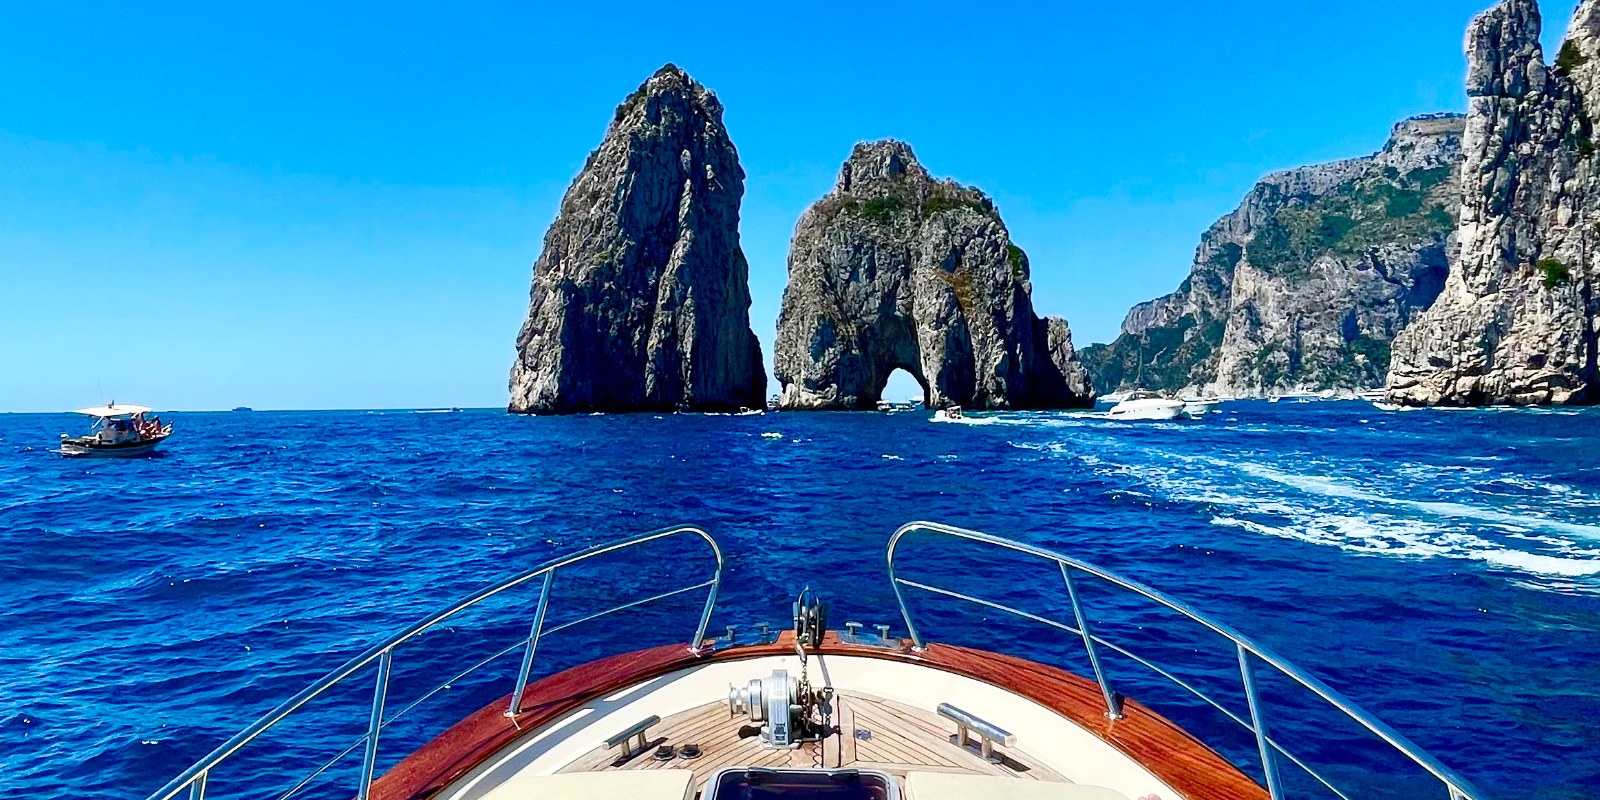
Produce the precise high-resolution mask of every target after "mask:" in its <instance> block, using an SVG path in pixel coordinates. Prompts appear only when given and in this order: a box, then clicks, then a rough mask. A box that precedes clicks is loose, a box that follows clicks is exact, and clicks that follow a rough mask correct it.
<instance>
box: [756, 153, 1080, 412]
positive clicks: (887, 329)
mask: <svg viewBox="0 0 1600 800" xmlns="http://www.w3.org/2000/svg"><path fill="white" fill-rule="evenodd" d="M1028 270H1029V266H1028V256H1027V254H1026V253H1024V252H1023V251H1022V249H1021V248H1019V247H1017V246H1016V245H1015V244H1012V242H1011V238H1010V235H1009V233H1008V232H1007V231H1006V226H1005V223H1004V222H1002V221H1001V220H1000V215H999V213H998V212H997V211H996V210H995V207H994V204H993V203H992V202H990V200H989V198H987V197H985V196H984V194H983V193H982V192H980V191H978V190H976V189H972V188H969V187H964V186H961V185H959V184H957V183H954V182H952V181H942V180H935V179H933V178H931V177H930V176H929V175H928V172H927V170H925V169H923V167H922V165H920V164H918V163H917V160H916V156H915V155H913V154H912V152H911V148H910V147H909V146H907V145H906V144H904V143H901V142H895V141H883V142H875V143H872V144H862V145H857V146H856V148H855V151H854V152H853V153H852V154H851V156H850V159H849V160H848V161H846V162H845V163H844V166H843V167H842V168H841V169H840V171H839V178H838V181H837V183H836V184H835V185H834V188H833V191H832V192H830V193H829V194H828V195H827V196H826V197H824V198H822V200H820V201H818V202H817V203H816V204H814V205H812V206H811V208H809V209H807V210H806V212H805V214H804V215H802V216H801V217H800V222H799V224H798V225H796V227H795V233H794V241H793V243H792V245H791V247H790V251H789V285H788V288H787V289H786V290H785V291H784V295H783V309H782V312H781V315H780V316H779V319H778V334H777V352H776V356H775V373H776V375H777V378H778V381H779V383H780V384H781V385H782V392H781V395H780V397H779V405H780V407H781V408H785V409H860V408H868V409H870V408H872V407H873V406H874V405H875V404H876V402H877V401H878V399H879V397H880V395H881V393H882V391H883V387H884V384H885V382H886V381H887V380H888V378H889V374H890V372H892V371H893V370H894V369H895V368H903V369H905V370H906V371H907V372H909V373H911V374H912V375H913V376H915V377H916V378H917V380H918V381H919V382H920V383H921V384H922V386H923V388H924V390H925V394H926V401H927V403H928V404H929V405H930V406H947V405H960V406H965V407H969V408H1069V407H1080V406H1087V405H1091V404H1092V403H1093V391H1092V390H1091V389H1090V387H1089V385H1088V380H1087V376H1086V375H1085V373H1084V372H1083V369H1082V367H1081V365H1080V364H1079V363H1078V361H1077V358H1076V356H1075V354H1074V351H1073V348H1072V335H1071V333H1070V332H1069V331H1068V329H1067V323H1066V321H1065V320H1062V319H1059V318H1050V319H1039V318H1037V317H1035V316H1034V313H1033V302H1032V284H1031V282H1030V280H1029V272H1028Z"/></svg>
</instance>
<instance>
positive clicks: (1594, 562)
mask: <svg viewBox="0 0 1600 800" xmlns="http://www.w3.org/2000/svg"><path fill="white" fill-rule="evenodd" d="M1596 555H1600V553H1597V554H1596ZM1474 557H1475V558H1478V559H1480V560H1482V561H1487V562H1488V563H1490V564H1493V565H1495V566H1497V567H1510V568H1512V569H1520V570H1523V571H1525V572H1538V573H1541V574H1544V575H1561V576H1565V577H1568V578H1578V577H1584V576H1588V575H1600V559H1587V560H1585V559H1575V558H1561V557H1558V556H1546V555H1540V554H1538V553H1528V552H1524V551H1521V550H1484V551H1481V552H1479V553H1476V554H1474Z"/></svg>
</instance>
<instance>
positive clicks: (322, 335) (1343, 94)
mask: <svg viewBox="0 0 1600 800" xmlns="http://www.w3.org/2000/svg"><path fill="white" fill-rule="evenodd" d="M1487 6H1488V2H1487V0H1436V1H1435V2H1420V1H1419V0H1382V2H1379V1H1378V0H1345V1H1344V2H1340V3H1326V2H1298V1H1296V0H1272V1H1271V2H1268V1H1266V0H1235V1H1234V2H1228V3H1197V2H1172V3H1165V2H1143V3H1136V4H1133V3H1130V4H1123V3H1099V2H1096V3H1071V2H1068V3H1041V4H1037V5H1027V4H1015V5H1008V4H986V5H981V6H975V5H972V4H970V3H952V4H943V3H933V2H924V3H908V4H899V5H896V4H873V5H870V6H865V5H864V6H851V5H830V4H824V3H810V4H803V6H802V5H794V6H788V7H783V6H779V5H775V4H748V5H730V6H715V5H712V4H688V5H663V4H659V3H651V4H638V5H630V4H600V3H580V4H571V3H567V4H560V5H554V6H550V7H538V6H535V5H533V4H528V3H507V4H501V5H493V4H476V3H458V4H452V5H439V4H432V5H411V4H404V3H382V4H378V3H372V4H355V3H351V4H337V5H336V7H335V4H317V5H300V6H295V5H289V4H282V5H273V6H270V7H269V5H268V4H257V5H255V6H253V7H247V6H246V5H245V4H194V5H191V6H188V7H180V6H177V5H155V4H128V3H106V4H99V5H94V4H87V3H85V4H66V3H28V4H23V3H13V4H9V5H7V6H6V7H5V8H4V9H0V411H49V410H58V409H64V408H74V407H77V406H80V405H84V404H88V403H93V402H99V401H103V400H107V399H111V398H112V397H113V396H114V397H116V398H117V399H120V400H126V401H135V402H143V403H147V404H151V405H158V406H160V407H162V408H169V409H208V408H228V407H232V406H235V405H250V406H254V407H257V408H358V407H412V406H451V405H455V406H498V405H503V404H504V403H505V400H506V391H505V379H506V373H507V371H508V368H509V365H510V363H511V359H512V353H513V351H512V343H513V339H514V337H515V335H516V330H517V327H518V325H519V324H520V323H521V320H522V315H523V313H524V311H525V309H526V302H527V290H528V282H529V278H530V269H531V265H532V263H533V260H534V258H535V257H536V256H537V255H538V249H539V243H540V240H541V238H542V237H543V234H544V230H545V228H546V227H547V226H548V225H549V223H550V221H551V220H552V219H553V218H554V215H555V213H556V208H557V205H558V203H559V200H560V196H561V193H562V192H563V191H564V190H565V188H566V186H567V184H568V183H569V182H570V180H571V179H572V177H573V176H574V175H575V174H576V173H577V171H578V170H579V169H580V168H581V166H582V164H583V161H584V158H585V156H586V155H587V154H588V153H589V151H590V150H591V149H593V147H594V146H595V145H596V144H598V143H599V140H600V138H601V136H602V135H603V133H604V130H605V125H606V123H607V121H608V120H609V119H610V118H611V113H612V109H613V108H614V107H615V105H616V104H617V103H618V102H620V101H621V100H622V98H623V97H624V96H626V95H627V94H628V92H630V91H631V90H632V89H633V88H635V87H636V86H637V85H638V84H639V83H640V82H641V81H642V80H644V78H646V77H648V76H649V75H650V74H651V72H653V71H654V70H655V69H656V68H657V67H659V66H661V64H663V63H665V62H667V61H672V62H675V63H677V64H678V65H680V66H682V67H684V68H685V69H687V70H688V71H689V72H690V74H692V75H693V76H694V77H695V78H696V79H697V80H699V81H701V82H702V83H704V84H706V85H707V86H709V87H711V88H712V89H713V90H715V91H716V92H717V93H718V95H719V96H720V97H721V98H722V101H723V103H724V105H725V106H726V108H727V114H726V118H725V122H726V123H727V126H728V129H729V131H730V133H731V135H732V137H733V140H734V143H735V144H736V145H737V146H738V148H739V152H740V158H741V161H742V163H743V165H744V168H745V171H746V173H747V179H746V184H745V188H746V191H745V201H744V208H743V221H742V227H741V231H742V236H743V242H744V248H745V253H746V255H747V256H748V258H749V261H750V267H751V293H752V295H753V296H754V298H755V302H754V306H753V307H752V309H751V317H752V322H753V325H754V328H755V330H756V333H757V334H758V335H759V336H760V337H761V339H762V341H763V344H764V345H765V348H766V353H767V355H768V358H767V361H768V366H769V369H770V361H771V358H770V354H771V342H772V331H773V325H774V320H775V319H776V317H777V311H778V303H779V298H780V297H781V294H782V291H783V285H784V281H785V259H786V256H787V251H788V243H789V237H790V235H791V233H792V232H793V227H794V223H795V220H796V219H797V218H798V217H799V215H800V212H801V211H802V210H804V209H805V207H806V206H807V205H808V204H810V203H811V202H813V201H815V200H816V199H817V198H818V197H819V196H821V195H822V194H823V193H825V192H826V191H827V190H828V189H829V188H830V187H831V185H832V182H833V176H834V173H835V171H836V170H837V169H838V165H839V163H840V162H841V161H842V160H843V159H844V157H845V156H846V155H847V154H848V153H849V151H850V148H851V145H852V144H853V143H855V142H857V141H861V140H865V139H875V138H882V137H896V138H900V139H904V140H906V141H908V142H910V143H911V144H912V146H913V147H914V148H915V149H916V151H917V154H918V156H919V157H920V158H921V160H922V162H923V163H924V165H926V166H927V167H928V168H929V169H930V170H931V171H933V172H934V173H935V174H938V175H944V176H949V177H953V178H956V179H959V180H961V181H963V182H966V183H970V184H974V185H976V186H978V187H980V188H982V189H983V190H984V191H986V192H988V193H989V194H990V195H992V196H993V197H994V198H995V199H996V201H997V203H998V204H999V207H1000V210H1001V213H1002V214H1003V216H1004V217H1005V220H1006V223H1007V225H1008V226H1009V227H1010V229H1011V231H1012V237H1013V239H1014V240H1015V241H1016V242H1017V243H1018V244H1020V245H1021V246H1022V247H1024V248H1025V249H1026V250H1027V251H1028V253H1029V254H1030V256H1031V258H1032V262H1033V265H1034V304H1035V307H1036V308H1037V309H1038V310H1039V311H1040V312H1041V313H1049V314H1059V315H1063V316H1066V317H1067V318H1068V319H1069V320H1070V321H1071V323H1072V328H1073V332H1074V335H1075V337H1076V339H1077V341H1078V343H1079V344H1080V345H1082V344H1087V343H1089V342H1093V341H1106V340H1108V339H1110V338H1112V337H1114V336H1115V334H1116V330H1117V326H1118V324H1119V323H1120V322H1121V319H1122V316H1123V314H1124V313H1125V312H1126V310H1127V308H1128V306H1130V305H1132V304H1133V303H1135V302H1138V301H1141V300H1146V299H1149V298H1152V297H1155V296H1157V295H1160V294H1163V293H1165V292H1168V291H1171V290H1172V289H1173V288H1174V287H1175V286H1176V285H1177V284H1178V282H1179V281H1180V280H1182V278H1183V276H1184V274H1185V273H1186V271H1187V269H1188V264H1189V260H1190V258H1191V257H1192V255H1193V250H1194V247H1195V244H1196V242H1197V240H1198V237H1199V235H1200V233H1201V232H1202V231H1203V230H1204V229H1205V228H1206V227H1207V226H1209V225H1210V224H1211V223H1212V222H1213V221H1214V220H1215V219H1216V218H1217V217H1218V216H1220V215H1222V214H1224V213H1227V212H1228V211H1229V210H1231V209H1232V208H1233V207H1234V206H1235V205H1237V203H1238V202H1239V199H1240V198H1241V196H1242V195H1243V194H1244V193H1245V192H1246V191H1247V190H1248V189H1249V188H1250V186H1251V185H1252V184H1253V183H1254V182H1255V181H1256V179H1257V178H1259V177H1260V176H1261V175H1263V174H1264V173H1266V172H1269V171H1272V170H1276V169H1282V168H1286V167H1292V166H1298V165H1302V164H1309V163H1315V162H1319V161H1326V160H1331V159H1336V158H1343V157H1349V156H1355V155H1362V154H1366V153H1370V152H1372V151H1374V150H1376V149H1377V148H1379V147H1380V146H1381V145H1382V144H1383V141H1384V139H1385V138H1386V136H1387V134H1388V131H1389V128H1390V126H1391V125H1392V124H1393V123H1394V122H1395V121H1397V120H1399V119H1401V118H1403V117H1405V116H1408V115H1411V114H1416V113H1422V112H1429V111H1449V110H1461V109H1463V108H1464V105H1465V98H1464V95H1463V92H1462V88H1461V87H1462V80H1463V76H1464V74H1465V63H1464V61H1463V58H1462V55H1461V42H1462V35H1463V32H1464V31H1465V28H1466V24H1467V22H1468V20H1470V18H1471V17H1472V16H1473V14H1475V13H1477V12H1478V11H1481V10H1482V9H1483V8H1485V7H1487ZM1543 7H1544V12H1545V14H1546V29H1547V30H1546V37H1545V38H1546V41H1547V48H1551V46H1552V45H1553V43H1555V42H1557V41H1559V36H1560V33H1561V31H1562V30H1563V29H1564V28H1565V26H1566V23H1567V19H1568V17H1569V15H1570V12H1571V9H1572V3H1571V2H1570V0H1561V2H1546V3H1544V4H1543ZM1547 52H1553V49H1547ZM899 386H901V387H902V388H903V387H904V386H905V384H904V383H901V384H899Z"/></svg>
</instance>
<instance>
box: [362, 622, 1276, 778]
mask: <svg viewBox="0 0 1600 800" xmlns="http://www.w3.org/2000/svg"><path fill="white" fill-rule="evenodd" d="M793 652H794V634H793V633H792V632H787V631H786V632H784V633H783V634H781V635H780V636H779V637H778V639H777V641H775V642H772V643H770V644H758V645H745V646H739V647H732V648H728V649H725V650H719V651H715V652H707V653H703V654H700V655H696V654H694V653H691V652H689V650H688V648H687V647H685V646H684V645H681V644H676V645H664V646H662V647H655V648H650V649H648V650H639V651H635V652H632V653H623V654H621V655H616V656H611V657H608V658H603V659H600V660H598V661H594V662H591V663H589V664H584V665H581V666H577V667H573V668H571V669H568V670H564V671H562V672H558V673H556V674H554V675H551V676H549V677H546V678H543V679H541V680H539V681H537V682H534V683H532V684H529V685H528V687H527V688H526V689H525V690H524V692H523V695H522V705H521V708H522V713H521V714H519V715H518V716H517V717H516V719H515V720H512V719H511V718H508V717H506V716H505V715H504V713H503V712H504V711H505V709H506V707H507V705H509V703H510V701H511V698H510V696H509V695H508V696H507V697H505V698H504V699H502V700H499V701H496V702H494V703H491V704H490V705H488V706H486V707H484V708H482V709H479V710H478V711H476V712H474V713H473V714H472V715H471V716H468V717H467V718H466V719H464V720H462V721H461V722H458V723H456V724H455V725H453V726H451V728H450V729H449V730H447V731H445V732H444V733H442V734H440V735H439V736H438V737H437V738H435V739H433V740H432V741H430V742H428V743H427V744H425V745H423V746H422V748H421V749H419V750H417V751H416V752H415V753H412V754H411V755H409V756H407V757H406V758H404V759H402V760H401V761H400V763H398V764H396V765H395V766H394V768H392V769H390V770H389V771H388V772H386V773H384V774H383V776H382V777H380V778H379V779H378V780H377V781H375V782H374V783H373V786H372V792H371V797H372V798H373V800H425V799H426V798H429V797H432V796H433V795H434V794H436V793H438V792H439V790H440V789H442V788H444V787H445V786H447V785H448V784H449V783H450V782H451V781H453V780H455V779H457V778H459V777H461V776H462V775H464V774H466V773H467V772H468V771H469V770H471V769H472V768H473V767H475V766H477V765H479V764H481V763H483V762H484V761H487V760H488V759H490V758H491V757H493V756H494V755H495V753H497V752H499V751H500V750H501V749H503V748H505V747H506V746H507V745H509V744H511V743H512V742H513V741H515V740H516V739H518V738H519V737H521V736H522V735H523V734H525V733H527V732H529V731H531V730H534V729H537V728H540V727H542V726H543V725H544V724H546V723H548V722H550V721H552V720H555V719H557V718H559V717H560V716H562V715H563V714H566V713H567V712H568V711H571V710H573V709H575V708H578V707H580V706H582V705H583V704H584V703H586V702H589V701H591V700H594V699H596V698H599V697H603V696H605V695H608V694H611V693H613V692H616V691H618V690H620V689H623V688H625V687H628V686H632V685H634V684H638V683H640V682H643V681H646V680H650V679H652V678H657V677H660V676H662V675H666V674H669V673H672V672H676V671H678V670H682V669H687V668H690V667H693V666H696V665H699V664H706V663H712V662H719V661H737V660H743V659H749V658H759V657H762V656H772V655H785V654H788V653H793ZM818 652H820V654H821V655H824V656H827V655H849V656H859V657H864V658H881V659H888V660H893V661H902V662H907V663H920V664H925V665H927V666H929V667H932V668H936V669H941V670H944V671H947V672H951V673H954V674H957V675H962V676H965V677H968V678H972V679H974V680H978V681H983V682H985V683H989V684H992V685H995V686H999V687H1002V688H1004V689H1006V690H1008V691H1011V692H1013V693H1015V694H1018V695H1021V696H1023V697H1026V698H1028V699H1030V700H1032V701H1034V702H1036V703H1039V704H1040V705H1042V706H1045V707H1046V708H1049V709H1051V710H1053V711H1055V712H1056V713H1058V714H1061V715H1062V716H1063V717H1066V718H1067V719H1070V720H1072V721H1073V722H1075V723H1077V724H1078V725H1080V726H1081V727H1083V728H1085V729H1086V730H1088V731H1090V732H1091V733H1093V734H1095V735H1096V736H1099V737H1100V738H1101V739H1103V740H1104V741H1106V742H1107V743H1109V744H1111V745H1112V746H1113V747H1116V748H1117V749H1118V750H1121V751H1122V752H1123V753H1125V754H1127V755H1128V756H1129V757H1130V758H1132V759H1133V760H1135V761H1137V762H1138V763H1140V764H1142V765H1143V766H1144V767H1145V768H1146V769H1148V770H1149V771H1150V772H1151V773H1152V774H1154V775H1155V776H1156V777H1158V778H1160V779H1161V780H1162V781H1163V782H1165V783H1166V784H1167V785H1168V786H1171V787H1172V788H1173V789H1174V790H1176V791H1177V792H1178V793H1179V794H1180V795H1181V796H1182V798H1185V799H1186V800H1266V798H1267V792H1266V790H1265V789H1263V788H1262V787H1261V786H1260V785H1258V784H1257V783H1256V782H1255V781H1253V780H1251V779H1250V778H1249V777H1248V776H1246V775H1245V774H1244V773H1242V772H1240V771H1239V770H1238V769H1237V768H1236V767H1234V766H1233V765H1232V764H1231V763H1229V762H1228V760H1227V759H1225V758H1223V757H1222V756H1221V755H1218V754H1217V753H1216V752H1215V751H1213V750H1212V749H1211V748H1209V747H1207V746H1206V745H1205V744H1204V743H1203V742H1201V741H1200V740H1198V739H1196V738H1195V737H1194V736H1192V735H1190V734H1189V733H1188V732H1187V731H1185V730H1183V729H1182V728H1180V727H1178V725H1176V724H1175V723H1173V722H1171V721H1170V720H1168V719H1166V718H1165V717H1162V716H1161V715H1159V714H1157V713H1155V712H1153V711H1151V710H1150V709H1148V708H1146V707H1144V706H1143V705H1141V704H1139V703H1138V702H1136V701H1134V700H1131V699H1130V700H1126V701H1124V707H1123V712H1124V714H1125V716H1124V717H1123V718H1122V719H1119V720H1112V719H1108V718H1106V716H1105V714H1104V711H1105V705H1104V700H1103V699H1102V697H1101V695H1100V688H1099V687H1098V686H1097V685H1096V684H1094V683H1093V682H1092V681H1089V680H1087V679H1085V678H1082V677H1080V676H1077V675H1074V674H1072V673H1070V672H1066V671H1064V670H1061V669H1057V668H1055V667H1050V666H1046V665H1044V664H1039V663H1036V662H1033V661H1028V660H1026V659H1021V658H1016V657H1014V656H1006V655H1001V654H998V653H990V652H986V651H983V650H974V649H971V648H966V647H957V646H954V645H942V644H929V645H928V648H927V649H926V650H924V651H922V652H920V653H919V652H915V651H913V650H911V649H910V648H909V647H902V648H900V649H890V648H884V647H870V646H865V645H857V644H849V643H844V642H841V641H839V639H838V637H837V636H836V635H835V634H833V633H831V632H830V633H829V634H828V635H827V636H826V638H825V639H824V641H823V644H822V647H821V648H820V650H819V651H818ZM852 705H854V704H852ZM863 710H866V711H867V714H868V716H870V715H872V714H875V713H896V709H894V708H893V707H892V706H885V707H884V708H877V707H874V708H867V707H866V706H864V705H862V706H856V707H853V708H851V709H850V711H851V713H859V712H860V711H863ZM913 711H914V710H913ZM899 713H902V714H903V711H901V712H899ZM852 724H853V725H863V724H865V723H863V722H861V721H859V720H857V721H853V722H852ZM952 730H953V727H952ZM657 735H658V734H657ZM874 735H876V731H875V732H874ZM699 744H701V745H702V746H705V745H706V743H705V742H700V743H699ZM746 744H748V745H750V746H751V747H753V748H754V750H755V751H760V747H759V745H755V744H754V743H753V741H749V742H746ZM841 744H842V745H843V747H844V748H846V749H847V750H854V751H855V760H856V761H863V760H864V758H863V752H862V751H863V750H865V751H866V753H865V755H866V756H874V755H880V756H881V755H883V754H882V753H881V752H879V751H877V750H874V749H873V748H872V746H871V744H870V740H868V742H861V741H856V740H855V739H854V738H853V737H852V738H851V739H850V741H849V742H845V743H841ZM863 745H868V746H867V747H863ZM953 749H954V748H952V750H953ZM766 752H775V751H766ZM779 755H783V756H784V757H785V758H786V759H788V758H794V757H795V756H793V754H792V753H782V752H779ZM639 757H640V758H649V757H650V755H649V754H648V753H647V754H644V755H641V756H639ZM752 757H754V754H752ZM803 758H804V761H803V762H801V763H800V765H802V766H810V764H811V763H812V762H811V756H810V755H805V756H803ZM973 759H974V761H976V760H977V758H976V756H974V757H973ZM701 760H704V757H702V759H701ZM746 763H755V762H746ZM780 765H781V764H780ZM899 766H900V767H901V768H902V769H903V768H904V767H907V766H910V767H913V768H916V767H917V765H916V764H914V763H913V764H909V765H908V764H901V765H899ZM964 766H965V765H964ZM696 768H697V769H698V766H697V767H696ZM708 774H709V773H708ZM697 777H698V776H697ZM1033 777H1043V776H1033ZM1058 779H1059V778H1058Z"/></svg>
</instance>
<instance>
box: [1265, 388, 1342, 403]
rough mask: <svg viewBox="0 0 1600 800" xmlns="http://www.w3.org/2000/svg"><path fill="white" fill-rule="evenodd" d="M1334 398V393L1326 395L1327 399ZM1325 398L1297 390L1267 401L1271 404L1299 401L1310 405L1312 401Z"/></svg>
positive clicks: (1272, 397)
mask: <svg viewBox="0 0 1600 800" xmlns="http://www.w3.org/2000/svg"><path fill="white" fill-rule="evenodd" d="M1332 396H1333V394H1332V392H1329V393H1328V395H1326V397H1332ZM1324 397H1325V396H1324V395H1321V394H1318V393H1316V392H1308V391H1306V390H1304V389H1296V390H1294V391H1292V392H1283V393H1282V394H1275V395H1273V396H1271V397H1269V398H1267V400H1268V401H1269V402H1273V403H1276V402H1278V401H1279V400H1298V401H1300V402H1304V403H1309V402H1311V401H1312V400H1322V399H1324Z"/></svg>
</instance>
